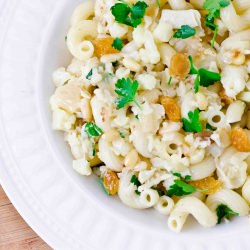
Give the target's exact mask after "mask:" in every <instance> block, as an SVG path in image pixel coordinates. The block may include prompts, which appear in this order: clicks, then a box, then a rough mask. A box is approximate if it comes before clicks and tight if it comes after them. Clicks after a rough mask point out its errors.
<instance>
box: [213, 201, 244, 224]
mask: <svg viewBox="0 0 250 250" xmlns="http://www.w3.org/2000/svg"><path fill="white" fill-rule="evenodd" d="M216 214H217V217H218V220H217V224H220V223H221V221H222V219H223V218H224V217H225V218H227V219H228V220H230V215H239V214H238V213H236V212H234V211H233V210H232V209H230V208H229V207H228V206H227V205H225V204H220V205H219V206H218V207H217V208H216Z"/></svg>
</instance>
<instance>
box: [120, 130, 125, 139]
mask: <svg viewBox="0 0 250 250" xmlns="http://www.w3.org/2000/svg"><path fill="white" fill-rule="evenodd" d="M119 135H120V137H121V138H122V139H125V138H126V134H125V133H124V132H123V131H119Z"/></svg>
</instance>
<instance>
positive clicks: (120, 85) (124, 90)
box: [115, 78, 141, 109]
mask: <svg viewBox="0 0 250 250" xmlns="http://www.w3.org/2000/svg"><path fill="white" fill-rule="evenodd" d="M115 87H116V89H115V92H116V94H118V95H119V96H121V97H119V98H117V99H116V106H117V108H118V109H120V108H123V107H124V106H125V105H126V104H128V103H130V102H134V103H135V104H136V105H137V106H138V107H139V108H141V107H140V104H139V103H138V102H137V101H136V99H135V95H136V91H137V89H138V87H139V83H138V82H137V81H134V82H132V81H131V79H130V78H126V79H125V78H122V79H119V80H118V82H117V83H116V85H115Z"/></svg>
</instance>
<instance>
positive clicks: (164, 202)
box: [154, 196, 174, 215]
mask: <svg viewBox="0 0 250 250" xmlns="http://www.w3.org/2000/svg"><path fill="white" fill-rule="evenodd" d="M154 208H155V209H156V210H157V211H158V212H159V213H161V214H163V215H169V214H170V213H171V211H172V210H173V208H174V201H173V199H171V198H170V197H168V196H161V197H160V198H159V200H158V202H157V204H156V205H155V206H154Z"/></svg>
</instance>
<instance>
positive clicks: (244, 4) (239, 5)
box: [233, 0, 250, 12]
mask: <svg viewBox="0 0 250 250" xmlns="http://www.w3.org/2000/svg"><path fill="white" fill-rule="evenodd" d="M233 5H234V7H235V9H236V10H237V12H244V11H246V10H248V9H250V2H249V1H248V0H234V3H233Z"/></svg>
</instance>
